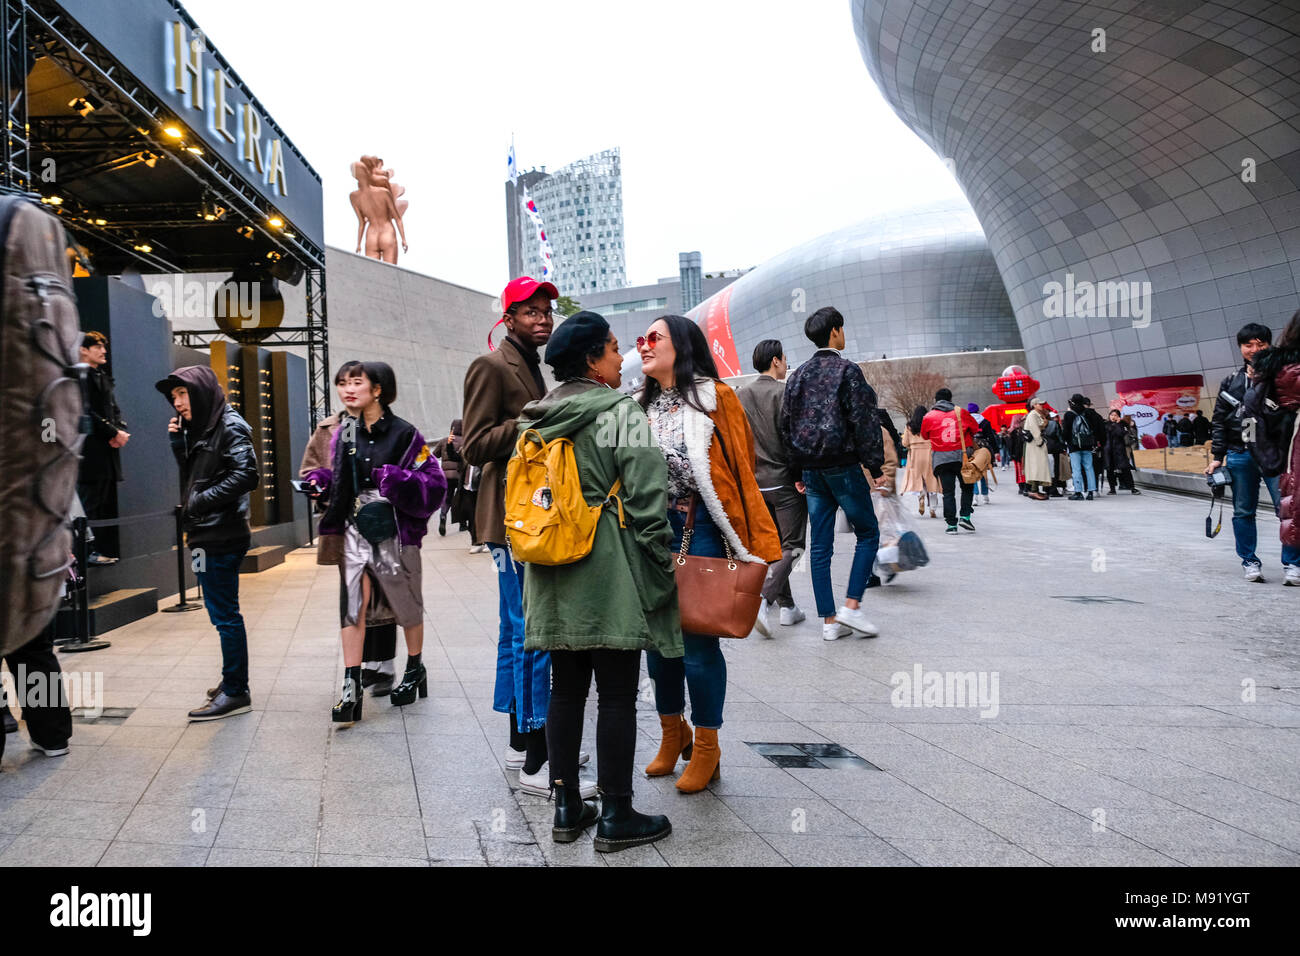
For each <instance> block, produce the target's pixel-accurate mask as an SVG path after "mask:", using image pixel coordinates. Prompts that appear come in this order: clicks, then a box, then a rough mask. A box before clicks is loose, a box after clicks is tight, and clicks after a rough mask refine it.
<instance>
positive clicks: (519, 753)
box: [505, 744, 591, 770]
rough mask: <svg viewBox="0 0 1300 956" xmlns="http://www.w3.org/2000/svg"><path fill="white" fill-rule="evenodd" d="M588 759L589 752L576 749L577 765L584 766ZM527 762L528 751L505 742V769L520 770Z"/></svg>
mask: <svg viewBox="0 0 1300 956" xmlns="http://www.w3.org/2000/svg"><path fill="white" fill-rule="evenodd" d="M589 760H591V754H589V753H587V751H585V750H579V751H578V766H579V767H585V766H586V765H587V762H588V761H589ZM527 762H528V751H526V750H515V748H514V747H511V746H510V745H509V744H506V759H505V764H506V769H507V770H521V769H522V768H523V766H524V764H525V763H527Z"/></svg>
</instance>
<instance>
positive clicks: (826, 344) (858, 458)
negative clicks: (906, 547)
mask: <svg viewBox="0 0 1300 956" xmlns="http://www.w3.org/2000/svg"><path fill="white" fill-rule="evenodd" d="M804 334H805V335H807V336H808V338H809V339H811V340H812V343H813V345H815V346H817V351H816V352H815V353H813V357H812V358H810V359H809V360H808V361H807V362H804V363H803V364H802V365H800V366H799V367H798V368H797V369H795V371H794V373H793V374H791V375H790V377H789V379H788V381H787V382H786V386H785V399H784V401H783V403H782V405H781V439H782V441H784V442H785V444H786V447H787V451H788V456H787V458H788V460H789V462H790V466H791V469H792V470H794V471H795V473H796V474H801V476H802V477H801V480H800V481H798V482H796V483H795V488H796V489H797V490H798V491H800V492H802V493H804V494H806V495H807V498H808V518H809V524H810V527H811V530H812V542H811V546H810V548H809V562H810V564H811V566H812V579H813V595H814V597H815V598H816V600H817V613H818V614H819V615H820V616H821V618H822V622H823V624H822V639H823V640H827V641H833V640H836V639H837V638H840V637H844V636H845V635H847V634H850V633H855V632H856V633H858V634H860V635H862V636H863V637H875V636H876V634H877V633H879V632H878V631H877V630H876V627H875V625H873V624H872V623H871V622H870V621H868V620H867V618H866V615H864V614H863V613H862V609H861V607H860V606H859V605H860V602H861V600H862V594H863V592H864V591H865V590H866V587H867V578H868V576H869V575H870V574H871V566H872V564H873V563H874V562H875V560H876V550H877V548H878V547H879V545H880V526H879V525H878V524H877V522H876V512H875V509H874V507H873V506H872V503H871V485H870V484H869V483H868V482H867V479H866V477H865V476H864V475H863V473H862V470H863V469H864V468H865V469H866V470H867V471H869V472H871V477H872V479H873V481H874V482H875V484H876V485H877V486H882V485H884V483H885V481H886V479H885V477H884V471H883V469H882V466H883V465H884V462H885V452H884V442H883V439H882V437H881V432H880V421H879V419H878V418H877V415H876V393H875V391H874V390H872V388H871V386H870V385H868V384H867V380H866V378H864V377H863V375H862V369H860V368H859V367H858V366H857V364H856V363H854V362H850V361H849V360H848V359H846V358H845V357H844V356H843V355H842V354H840V352H841V350H842V349H843V348H844V343H845V336H844V317H843V316H842V315H840V313H839V312H838V311H837V310H835V309H833V308H825V309H818V310H817V311H816V312H814V313H813V314H812V315H810V316H809V317H808V321H807V322H806V323H804ZM839 508H843V509H844V514H845V516H846V517H847V518H848V520H849V525H850V526H851V527H852V528H853V531H854V534H856V535H857V539H858V543H857V545H856V547H855V548H854V551H853V564H852V567H851V569H850V571H849V586H848V590H847V596H846V597H845V599H844V604H843V605H841V606H840V608H839V610H836V608H835V592H834V590H833V589H832V587H831V556H832V554H833V553H834V548H835V513H836V510H837V509H839Z"/></svg>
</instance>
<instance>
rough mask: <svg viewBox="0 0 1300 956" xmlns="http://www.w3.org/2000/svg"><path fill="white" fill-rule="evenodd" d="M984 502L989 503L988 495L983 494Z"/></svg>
mask: <svg viewBox="0 0 1300 956" xmlns="http://www.w3.org/2000/svg"><path fill="white" fill-rule="evenodd" d="M984 503H985V504H988V503H989V496H988V495H985V496H984Z"/></svg>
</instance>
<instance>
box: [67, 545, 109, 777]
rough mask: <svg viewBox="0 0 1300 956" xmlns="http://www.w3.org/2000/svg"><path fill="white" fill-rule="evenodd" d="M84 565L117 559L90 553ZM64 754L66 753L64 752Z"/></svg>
mask: <svg viewBox="0 0 1300 956" xmlns="http://www.w3.org/2000/svg"><path fill="white" fill-rule="evenodd" d="M86 563H87V564H93V565H95V566H96V567H104V566H107V565H110V564H117V558H108V557H105V556H104V555H102V554H100V553H99V552H97V551H92V552H90V554H88V555H87V556H86ZM64 753H67V751H66V750H65V751H64Z"/></svg>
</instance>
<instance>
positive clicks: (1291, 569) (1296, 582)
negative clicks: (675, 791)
mask: <svg viewBox="0 0 1300 956" xmlns="http://www.w3.org/2000/svg"><path fill="white" fill-rule="evenodd" d="M1282 583H1283V584H1285V585H1286V586H1287V587H1289V588H1300V564H1288V565H1287V566H1286V580H1285V581H1283V582H1282ZM781 623H782V624H784V623H785V622H784V621H782V622H781Z"/></svg>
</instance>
